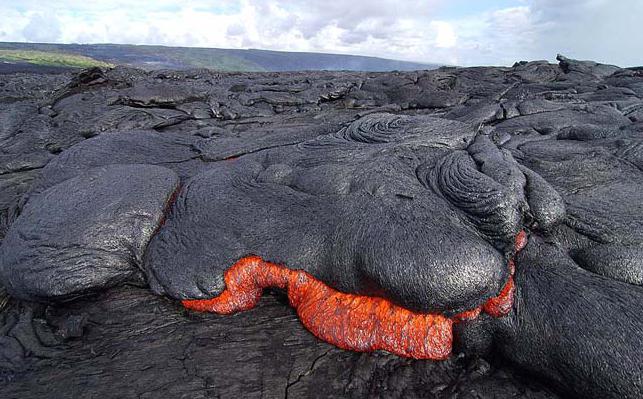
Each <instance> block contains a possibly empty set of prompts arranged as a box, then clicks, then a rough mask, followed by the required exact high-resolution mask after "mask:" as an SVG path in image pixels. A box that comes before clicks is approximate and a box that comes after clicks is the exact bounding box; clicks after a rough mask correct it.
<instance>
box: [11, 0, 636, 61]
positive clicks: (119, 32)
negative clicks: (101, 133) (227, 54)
mask: <svg viewBox="0 0 643 399" xmlns="http://www.w3.org/2000/svg"><path fill="white" fill-rule="evenodd" d="M642 37H643V0H495V1H494V0H342V1H334V0H239V1H231V0H229V1H215V0H193V1H190V0H108V1H95V0H45V1H42V0H0V42H9V41H11V42H46V43H124V44H154V45H167V46H189V47H218V48H259V49H267V50H284V51H313V52H328V53H341V54H357V55H369V56H377V57H383V58H392V59H399V60H408V61H419V62H427V63H442V64H451V65H462V66H472V65H511V64H513V63H514V62H516V61H520V60H542V59H546V60H550V61H553V60H554V59H555V57H556V54H557V53H561V54H564V55H566V56H568V57H571V58H577V59H591V60H595V61H599V62H605V63H610V64H616V65H619V66H634V65H643V40H641V38H642Z"/></svg>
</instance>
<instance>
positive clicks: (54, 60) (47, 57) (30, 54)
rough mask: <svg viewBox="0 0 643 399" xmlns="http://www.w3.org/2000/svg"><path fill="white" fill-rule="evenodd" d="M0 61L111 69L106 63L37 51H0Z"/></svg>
mask: <svg viewBox="0 0 643 399" xmlns="http://www.w3.org/2000/svg"><path fill="white" fill-rule="evenodd" d="M0 61H10V62H28V63H30V64H36V65H46V66H58V67H71V68H89V67H95V66H98V67H112V66H113V65H112V64H110V63H107V62H103V61H99V60H95V59H93V58H90V57H85V56H83V55H77V54H69V53H58V52H50V51H38V50H3V49H0Z"/></svg>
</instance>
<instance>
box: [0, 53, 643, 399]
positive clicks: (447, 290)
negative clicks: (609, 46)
mask: <svg viewBox="0 0 643 399" xmlns="http://www.w3.org/2000/svg"><path fill="white" fill-rule="evenodd" d="M559 61H560V64H559V65H553V64H548V63H546V62H542V61H537V62H520V63H517V64H516V65H514V66H513V67H512V68H463V69H459V68H441V69H438V70H434V71H418V72H405V73H331V72H310V73H282V74H277V73H239V74H220V73H215V72H211V71H205V70H197V71H180V72H176V71H157V72H150V73H145V72H142V71H138V70H132V69H125V68H117V69H114V70H110V71H103V70H99V69H92V70H87V71H84V72H82V73H81V74H78V75H65V74H63V75H42V76H36V75H28V74H22V75H21V74H15V75H6V76H2V77H0V82H1V84H0V121H2V123H1V124H0V143H1V144H2V145H1V146H0V187H2V190H1V191H0V234H1V236H4V235H5V233H6V237H4V240H3V243H2V246H1V247H0V255H1V256H0V279H1V280H0V284H2V285H4V286H5V287H6V289H7V290H8V291H9V292H10V293H11V294H12V295H13V296H14V297H15V298H29V299H35V300H39V301H45V302H46V301H49V304H35V303H29V302H20V301H19V300H18V299H11V300H10V301H9V302H8V303H7V304H5V305H6V308H5V310H4V311H3V313H2V314H1V316H0V378H2V385H0V392H2V393H5V395H3V397H21V398H22V397H42V396H48V397H69V396H89V397H93V396H96V397H99V396H100V397H151V396H154V395H161V396H169V397H234V396H250V397H253V396H257V397H259V396H264V397H282V396H290V397H301V396H312V397H328V396H353V397H364V396H373V397H378V396H387V397H389V396H390V397H438V398H442V397H445V398H446V397H449V398H451V397H462V398H465V397H510V396H518V397H528V398H531V397H546V398H552V397H559V396H561V395H562V396H576V397H595V398H606V397H607V398H610V397H611V398H623V397H625V398H638V397H640V393H641V392H642V391H643V364H642V363H643V362H642V361H641V356H640V347H641V346H642V345H643V324H642V320H643V314H641V307H640V303H643V288H642V287H641V284H642V281H643V261H642V259H643V205H642V204H643V198H642V196H643V194H642V193H643V190H642V188H643V187H641V186H642V185H643V172H642V168H643V75H641V73H640V71H636V70H628V69H620V68H617V67H613V66H607V65H601V64H597V63H593V62H586V61H575V60H570V59H567V58H565V57H562V56H561V57H559ZM173 193H174V194H175V195H173ZM81 219H82V223H80V222H79V221H80V220H81ZM109 226H112V227H114V228H115V230H109V228H108V227H109ZM523 229H525V230H527V231H528V234H529V244H528V245H527V248H526V249H525V251H524V252H523V253H520V254H519V255H518V256H517V257H516V265H515V266H516V275H515V282H516V291H515V304H514V308H513V311H512V312H511V314H510V315H509V316H506V317H502V318H492V317H489V316H486V315H482V316H480V317H479V318H477V319H476V320H472V321H467V322H465V323H461V324H459V325H457V328H456V331H455V337H454V338H455V339H456V344H457V347H456V349H457V350H459V351H462V352H463V353H464V355H454V356H453V357H452V358H451V359H450V360H447V361H444V362H437V363H436V362H426V361H412V360H407V359H399V358H395V357H394V356H391V355H387V354H381V353H375V354H357V353H350V352H345V351H340V350H338V349H336V348H333V347H331V346H329V345H327V344H324V343H321V342H319V341H317V340H316V339H315V338H314V337H313V336H312V335H310V334H309V333H308V332H307V331H306V330H304V329H303V328H302V327H301V325H300V324H299V322H298V321H297V319H296V317H295V315H294V313H293V312H292V311H291V310H290V309H288V307H287V306H286V305H285V301H284V300H283V297H282V296H281V294H278V293H272V294H270V295H268V296H267V298H265V299H264V300H263V301H262V302H261V304H260V305H259V306H258V307H257V308H256V309H255V310H252V311H250V312H247V313H242V314H238V315H235V316H229V317H220V316H216V315H207V314H206V315H197V314H193V313H188V312H186V311H185V310H182V309H181V307H180V304H179V302H178V301H176V300H171V299H168V298H164V297H162V296H158V295H155V294H154V293H153V292H152V291H154V292H156V293H157V294H165V295H167V296H169V297H173V298H208V297H211V296H213V295H217V294H219V293H220V292H221V291H222V290H223V288H224V285H223V280H222V273H223V272H224V271H225V269H226V268H227V267H229V266H231V265H232V263H234V261H236V260H238V259H239V258H241V257H243V256H246V255H249V254H254V255H258V256H261V257H263V258H265V259H266V260H268V261H272V262H278V263H282V264H285V266H287V267H291V268H295V269H305V270H306V271H307V272H309V273H310V274H312V275H313V276H315V277H316V278H318V279H320V280H321V281H323V282H325V283H326V284H328V285H329V286H331V287H334V288H336V289H339V290H342V291H345V292H350V293H359V294H366V295H380V296H384V297H386V298H389V299H391V300H392V301H394V302H396V303H398V304H400V305H401V306H404V307H406V308H409V309H415V310H420V311H431V312H442V313H446V314H453V313H456V312H458V311H462V310H466V309H470V308H471V307H473V306H478V305H480V304H481V303H483V302H484V300H486V299H487V298H489V297H492V296H495V295H497V294H498V292H499V290H500V289H501V288H502V287H503V286H504V284H505V282H506V280H507V278H508V271H507V260H508V259H509V258H510V257H512V256H513V255H514V253H513V239H514V237H515V236H516V234H517V233H518V232H519V231H520V230H523ZM92 231H94V232H96V234H87V232H92ZM54 232H55V233H56V234H54ZM57 232H60V233H59V234H58V233H57ZM56 240H58V241H56ZM148 241H149V245H148ZM60 243H63V244H64V246H65V248H68V249H69V251H68V253H64V252H61V251H58V250H56V248H58V247H60V245H59V244H60ZM52 248H53V250H52ZM104 249H107V253H108V255H109V256H108V258H109V261H104V260H100V257H97V256H94V255H95V254H96V253H101V252H100V251H101V250H104ZM56 256H58V257H59V258H56ZM92 257H93V258H92ZM87 259H89V261H87ZM96 271H100V273H97V272H96ZM43 276H45V277H43ZM143 277H147V279H144V278H143ZM146 282H149V284H150V286H151V289H152V290H150V289H149V288H148V287H146V286H145V283H146ZM114 285H120V286H119V287H117V288H111V289H110V287H113V286H114ZM87 294H91V295H92V296H88V297H86V298H81V299H76V300H75V301H72V302H60V300H61V299H65V300H69V299H72V297H75V296H78V295H87ZM4 302H5V301H0V305H3V304H4Z"/></svg>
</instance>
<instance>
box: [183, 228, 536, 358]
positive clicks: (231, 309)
mask: <svg viewBox="0 0 643 399" xmlns="http://www.w3.org/2000/svg"><path fill="white" fill-rule="evenodd" d="M526 241H527V237H526V235H525V233H524V232H521V233H520V234H518V236H517V237H516V242H515V251H516V252H517V251H520V249H522V247H524V245H525V244H526ZM509 263H510V265H509V267H510V269H512V266H513V261H510V262H509ZM511 275H512V276H513V270H511ZM512 276H510V277H509V279H508V281H507V283H506V284H505V286H504V288H503V289H502V291H501V292H500V294H499V295H498V296H497V297H495V298H491V299H489V300H488V301H487V302H486V303H485V304H484V305H483V306H481V307H478V308H475V309H471V310H468V311H465V312H462V313H460V314H457V315H455V316H453V317H451V318H449V317H447V316H444V315H442V314H437V313H419V312H413V311H411V310H408V309H405V308H403V307H401V306H398V305H396V304H394V303H392V302H391V301H389V300H387V299H384V298H379V297H370V296H364V295H354V294H346V293H342V292H339V291H337V290H334V289H333V288H331V287H329V286H327V285H326V284H324V283H322V282H321V281H319V280H317V279H315V278H314V277H313V276H311V275H310V274H308V273H306V272H305V271H303V270H291V269H288V268H287V267H285V266H281V265H277V264H274V263H270V262H266V261H264V260H263V259H261V258H260V257H258V256H247V257H245V258H242V259H241V260H239V261H238V262H236V263H235V264H234V265H232V267H230V268H229V269H228V270H226V272H225V274H224V280H225V284H226V288H225V290H224V291H223V292H222V293H221V295H219V296H217V297H216V298H212V299H197V300H184V301H183V306H185V307H186V308H188V309H192V310H196V311H200V312H215V313H219V314H231V313H235V312H239V311H243V310H248V309H252V308H253V307H254V306H255V305H256V304H257V303H258V302H259V299H260V298H261V294H262V292H263V289H264V288H268V287H275V288H280V289H283V290H285V291H287V293H288V299H289V301H290V304H291V306H293V307H294V308H295V309H296V311H297V314H298V315H299V318H300V320H301V322H302V324H303V325H304V326H305V327H306V328H307V329H308V330H309V331H310V332H311V333H312V334H314V335H315V336H316V337H318V338H319V339H321V340H323V341H326V342H328V343H331V344H333V345H335V346H337V347H340V348H342V349H349V350H354V351H360V352H370V351H375V350H385V351H388V352H391V353H394V354H396V355H398V356H404V357H412V358H415V359H435V360H439V359H446V358H448V357H449V355H450V354H451V348H452V341H453V332H452V329H453V324H454V323H458V322H460V321H463V320H472V319H475V318H477V317H478V316H479V315H480V313H481V312H483V311H484V312H485V313H488V314H489V315H491V316H493V317H502V316H505V315H507V314H508V313H509V312H510V311H511V308H512V305H513V293H514V283H513V277H512Z"/></svg>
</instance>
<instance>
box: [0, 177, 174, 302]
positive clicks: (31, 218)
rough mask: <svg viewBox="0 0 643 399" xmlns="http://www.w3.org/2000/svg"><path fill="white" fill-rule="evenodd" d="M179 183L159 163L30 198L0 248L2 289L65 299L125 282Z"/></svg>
mask: <svg viewBox="0 0 643 399" xmlns="http://www.w3.org/2000/svg"><path fill="white" fill-rule="evenodd" d="M178 180H179V179H178V177H177V176H176V174H175V173H174V172H172V171H171V170H169V169H165V168H162V167H159V166H151V165H111V166H108V167H100V168H93V169H89V170H87V171H85V172H84V173H81V174H80V175H79V176H76V177H74V178H71V179H68V180H65V181H63V182H62V183H59V184H57V185H55V186H53V187H51V188H49V189H48V190H45V191H43V192H42V193H40V194H38V195H33V196H31V197H30V198H29V202H28V203H27V204H26V205H25V207H24V209H23V210H22V213H21V215H20V217H19V218H18V219H17V220H16V222H15V223H14V224H13V225H12V226H11V230H10V231H9V234H7V236H6V237H5V238H4V240H3V243H2V246H1V247H0V258H2V266H1V267H0V278H1V279H2V282H3V283H4V286H5V288H6V289H7V290H8V291H9V293H10V294H11V295H13V296H15V297H17V298H22V299H36V300H37V299H45V300H46V299H54V298H55V299H65V298H69V297H73V296H76V295H78V294H83V293H85V292H86V291H91V290H93V289H98V288H103V287H110V286H113V285H116V284H118V283H121V282H123V281H126V280H128V279H129V278H130V277H131V276H132V275H133V274H135V273H136V271H137V268H136V266H137V265H140V264H141V262H142V259H143V253H144V251H145V248H146V247H147V244H148V242H149V240H150V238H151V237H152V234H153V233H154V232H155V231H156V230H157V229H158V228H159V227H160V224H161V223H162V219H163V218H164V211H165V208H166V206H167V202H168V201H169V200H170V198H171V197H172V194H173V193H174V191H176V189H177V187H178Z"/></svg>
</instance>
